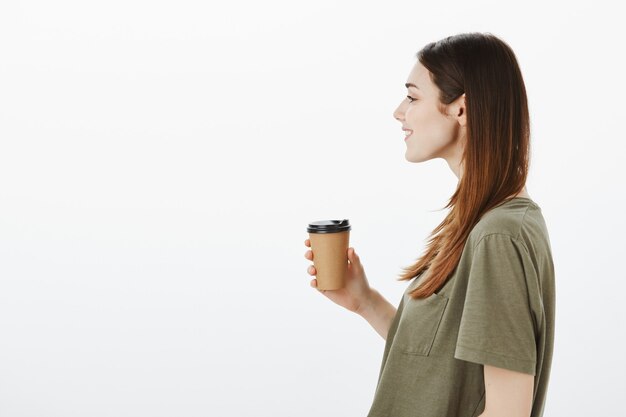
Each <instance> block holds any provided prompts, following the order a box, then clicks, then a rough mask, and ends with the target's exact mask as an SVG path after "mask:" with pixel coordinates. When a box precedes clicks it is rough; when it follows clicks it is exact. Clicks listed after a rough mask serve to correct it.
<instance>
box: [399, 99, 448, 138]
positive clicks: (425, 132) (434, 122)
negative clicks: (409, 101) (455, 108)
mask: <svg viewBox="0 0 626 417" xmlns="http://www.w3.org/2000/svg"><path fill="white" fill-rule="evenodd" d="M412 110H413V111H412V112H411V113H410V114H409V113H408V112H407V115H406V118H407V121H408V124H409V126H411V127H413V134H414V136H415V137H416V138H421V139H420V140H421V141H425V142H428V143H432V144H433V145H435V146H437V145H445V144H446V143H447V142H449V141H450V138H451V136H452V135H453V133H454V132H453V126H452V123H450V121H449V120H447V119H446V118H445V117H444V116H443V115H442V114H440V113H439V112H437V110H436V109H418V108H415V109H412ZM426 110H428V111H426Z"/></svg>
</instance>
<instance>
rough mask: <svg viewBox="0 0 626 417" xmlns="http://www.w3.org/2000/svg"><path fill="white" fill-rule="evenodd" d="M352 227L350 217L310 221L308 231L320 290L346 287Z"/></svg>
mask: <svg viewBox="0 0 626 417" xmlns="http://www.w3.org/2000/svg"><path fill="white" fill-rule="evenodd" d="M351 229H352V227H351V226H350V221H349V220H348V219H344V220H319V221H316V222H312V223H309V226H308V227H307V232H309V239H310V241H311V251H312V252H313V265H314V266H315V270H316V274H315V278H316V279H317V289H318V290H338V289H340V288H343V287H345V283H346V273H347V271H348V247H349V245H350V230H351Z"/></svg>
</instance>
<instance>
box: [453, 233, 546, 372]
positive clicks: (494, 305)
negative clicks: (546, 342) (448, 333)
mask: <svg viewBox="0 0 626 417" xmlns="http://www.w3.org/2000/svg"><path fill="white" fill-rule="evenodd" d="M530 265H531V263H530V255H529V253H528V250H527V249H526V247H525V246H524V245H523V243H522V242H520V241H518V240H517V239H515V238H514V237H512V236H509V235H505V234H490V235H486V236H484V237H483V238H482V239H481V240H480V241H479V243H478V244H477V245H476V247H475V248H474V253H473V257H472V263H471V266H470V270H469V277H468V280H467V292H466V295H465V302H464V305H463V312H462V316H461V322H460V325H459V334H458V338H457V342H456V350H455V353H454V357H455V358H457V359H461V360H465V361H469V362H474V363H479V364H483V365H492V366H496V367H499V368H506V369H510V370H513V371H518V372H523V373H527V374H531V375H535V366H536V358H537V350H536V349H537V348H536V341H535V340H536V339H535V326H534V320H533V315H532V312H531V310H530V306H529V300H528V289H527V285H526V272H525V269H526V268H529V267H530Z"/></svg>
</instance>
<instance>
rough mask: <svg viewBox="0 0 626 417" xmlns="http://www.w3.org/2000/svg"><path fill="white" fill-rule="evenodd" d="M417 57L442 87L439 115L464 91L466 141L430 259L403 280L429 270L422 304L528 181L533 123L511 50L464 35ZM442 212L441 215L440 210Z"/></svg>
mask: <svg viewBox="0 0 626 417" xmlns="http://www.w3.org/2000/svg"><path fill="white" fill-rule="evenodd" d="M416 57H417V59H419V61H420V63H421V64H422V65H424V67H426V68H427V69H428V70H429V72H430V77H431V80H432V81H433V83H434V84H435V85H436V86H437V87H438V89H439V102H440V103H439V111H440V112H441V113H442V114H443V113H444V109H445V108H446V105H448V104H450V103H452V102H453V101H454V100H456V99H457V98H459V97H460V96H461V95H462V94H464V93H465V110H466V112H467V114H466V118H467V123H466V138H465V139H466V141H465V146H464V150H463V153H462V157H461V158H462V161H461V167H462V173H461V175H460V177H461V178H460V180H459V183H458V185H457V188H456V191H455V192H454V194H453V195H452V197H451V198H450V200H449V201H448V204H447V205H446V206H445V207H443V208H449V209H450V211H449V212H448V214H447V215H446V217H445V218H444V220H443V221H442V222H441V223H440V224H439V225H438V226H437V227H436V228H435V229H434V230H433V231H432V232H431V234H430V236H429V239H428V243H427V246H426V250H425V253H424V254H423V255H422V256H421V257H420V258H418V260H417V261H416V263H415V264H413V265H411V266H409V267H405V268H403V269H404V271H405V272H403V273H402V274H401V276H400V277H399V278H398V281H404V280H409V279H412V278H414V277H416V276H418V275H420V274H422V273H423V272H425V271H426V270H428V276H425V277H424V278H425V280H424V282H422V283H421V284H420V286H419V287H417V288H416V289H414V290H412V291H411V292H410V293H409V294H410V296H411V297H412V298H414V299H417V298H425V297H428V296H430V295H432V294H433V293H434V292H435V291H437V290H439V289H440V288H441V287H442V286H443V285H444V284H445V283H446V281H447V280H448V278H449V277H450V276H451V275H452V274H453V273H454V271H455V269H456V267H457V265H458V262H459V259H460V258H461V253H462V252H463V248H464V247H465V242H466V240H467V237H468V236H469V234H470V232H471V230H472V228H473V227H474V226H475V225H476V223H478V221H479V220H480V219H481V217H482V216H483V215H484V214H485V213H486V212H487V211H489V210H490V209H492V208H494V207H496V206H498V205H500V204H502V203H504V202H506V201H509V200H511V199H512V198H513V197H512V196H514V195H515V194H518V193H519V192H520V191H521V190H522V189H523V188H524V184H525V183H526V178H527V176H528V169H529V160H530V120H529V112H528V101H527V97H526V88H525V86H524V80H523V78H522V73H521V71H520V68H519V65H518V63H517V59H516V57H515V54H514V53H513V50H512V49H511V48H510V47H509V45H508V44H506V43H505V42H504V41H502V40H500V39H498V38H497V37H496V36H494V35H492V34H491V33H462V34H458V35H454V36H449V37H447V38H444V39H442V40H439V41H437V42H431V43H429V44H427V45H426V46H425V47H424V48H422V49H421V50H420V51H419V52H418V53H417V56H416ZM443 208H442V209H443Z"/></svg>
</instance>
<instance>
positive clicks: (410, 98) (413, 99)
mask: <svg viewBox="0 0 626 417" xmlns="http://www.w3.org/2000/svg"><path fill="white" fill-rule="evenodd" d="M406 98H408V99H409V101H410V102H414V101H415V100H417V99H416V98H413V97H411V96H406Z"/></svg>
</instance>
